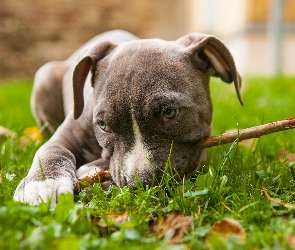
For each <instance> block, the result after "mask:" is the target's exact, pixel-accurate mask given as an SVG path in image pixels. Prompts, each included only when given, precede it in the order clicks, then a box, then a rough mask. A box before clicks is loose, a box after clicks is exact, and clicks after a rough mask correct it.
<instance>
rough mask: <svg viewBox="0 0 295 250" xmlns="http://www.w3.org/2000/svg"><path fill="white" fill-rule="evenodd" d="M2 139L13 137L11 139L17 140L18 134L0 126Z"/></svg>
mask: <svg viewBox="0 0 295 250" xmlns="http://www.w3.org/2000/svg"><path fill="white" fill-rule="evenodd" d="M0 137H5V138H7V137H11V138H15V137H16V133H15V132H13V131H11V130H9V129H7V128H4V127H2V126H0Z"/></svg>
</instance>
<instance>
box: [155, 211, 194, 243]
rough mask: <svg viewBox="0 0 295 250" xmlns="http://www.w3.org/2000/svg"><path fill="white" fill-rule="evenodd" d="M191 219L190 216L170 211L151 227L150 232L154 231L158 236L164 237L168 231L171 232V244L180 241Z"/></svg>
mask: <svg viewBox="0 0 295 250" xmlns="http://www.w3.org/2000/svg"><path fill="white" fill-rule="evenodd" d="M192 221H193V217H192V216H183V215H181V214H179V213H172V214H170V215H167V216H165V217H164V218H163V220H162V221H160V222H158V223H156V224H155V225H154V226H153V227H152V232H154V233H155V234H156V235H157V236H158V237H159V238H164V237H165V236H166V235H168V233H171V232H172V237H171V239H170V241H169V243H170V244H171V245H173V244H176V243H179V242H180V241H181V239H182V238H183V235H184V233H185V232H187V231H188V230H189V229H190V226H191V223H192Z"/></svg>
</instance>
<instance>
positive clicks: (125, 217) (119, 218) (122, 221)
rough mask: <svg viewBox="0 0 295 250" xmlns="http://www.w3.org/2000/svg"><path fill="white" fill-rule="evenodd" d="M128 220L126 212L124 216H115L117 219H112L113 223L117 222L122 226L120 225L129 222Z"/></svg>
mask: <svg viewBox="0 0 295 250" xmlns="http://www.w3.org/2000/svg"><path fill="white" fill-rule="evenodd" d="M129 220H130V218H129V216H128V213H127V212H125V213H124V214H121V215H119V216H117V217H115V218H114V219H113V221H114V222H117V223H120V224H122V223H124V222H126V221H129Z"/></svg>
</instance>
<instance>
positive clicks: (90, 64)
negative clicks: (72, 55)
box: [73, 42, 116, 119]
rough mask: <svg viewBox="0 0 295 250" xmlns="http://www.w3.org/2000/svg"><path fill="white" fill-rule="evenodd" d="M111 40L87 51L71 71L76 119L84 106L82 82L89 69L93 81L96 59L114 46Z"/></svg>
mask: <svg viewBox="0 0 295 250" xmlns="http://www.w3.org/2000/svg"><path fill="white" fill-rule="evenodd" d="M115 47H116V45H115V44H113V43H111V42H102V43H99V44H97V45H95V46H94V47H92V48H91V49H89V51H87V52H86V53H85V55H84V57H83V58H82V59H81V60H80V61H79V62H78V64H77V65H76V67H75V69H74V72H73V92H74V118H75V119H78V118H79V117H80V115H81V114H82V111H83V108H84V94H83V89H84V84H85V81H86V78H87V76H88V73H89V71H90V70H91V71H92V72H91V73H92V79H91V82H92V83H91V84H92V86H93V83H94V75H95V70H96V67H97V63H98V61H100V60H101V59H102V58H104V57H105V56H107V55H108V54H109V53H110V52H111V51H112V50H113V49H114V48H115Z"/></svg>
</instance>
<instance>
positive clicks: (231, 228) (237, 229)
mask: <svg viewBox="0 0 295 250" xmlns="http://www.w3.org/2000/svg"><path fill="white" fill-rule="evenodd" d="M211 231H212V232H214V233H217V234H221V235H224V236H226V237H227V236H229V235H232V236H237V237H240V238H245V237H246V233H245V230H244V228H243V227H242V226H241V224H240V223H239V222H238V221H236V220H233V219H229V218H223V219H222V220H221V221H219V222H216V223H215V224H214V225H213V226H212V228H211Z"/></svg>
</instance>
